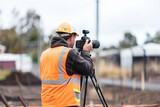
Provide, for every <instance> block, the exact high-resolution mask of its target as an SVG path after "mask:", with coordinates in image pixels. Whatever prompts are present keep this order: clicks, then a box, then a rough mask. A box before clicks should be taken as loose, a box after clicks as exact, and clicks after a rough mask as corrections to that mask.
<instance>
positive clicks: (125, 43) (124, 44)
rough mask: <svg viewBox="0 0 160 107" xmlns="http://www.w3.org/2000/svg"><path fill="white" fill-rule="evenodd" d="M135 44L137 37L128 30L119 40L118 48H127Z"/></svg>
mask: <svg viewBox="0 0 160 107" xmlns="http://www.w3.org/2000/svg"><path fill="white" fill-rule="evenodd" d="M136 45H137V39H136V37H135V36H134V35H132V34H131V33H130V32H126V33H125V34H124V39H123V40H122V41H120V42H119V47H120V48H128V47H132V46H136Z"/></svg>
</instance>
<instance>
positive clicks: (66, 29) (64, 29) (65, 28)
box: [56, 22, 79, 36]
mask: <svg viewBox="0 0 160 107" xmlns="http://www.w3.org/2000/svg"><path fill="white" fill-rule="evenodd" d="M56 33H68V34H73V33H75V34H76V36H79V34H78V33H77V32H76V31H75V29H74V28H73V27H71V25H70V24H68V23H66V22H64V23H62V24H60V25H59V27H58V28H57V29H56Z"/></svg>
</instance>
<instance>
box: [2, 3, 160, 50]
mask: <svg viewBox="0 0 160 107" xmlns="http://www.w3.org/2000/svg"><path fill="white" fill-rule="evenodd" d="M96 1H97V0H0V11H1V14H0V25H1V26H0V27H1V28H9V27H10V26H11V25H12V24H13V22H14V21H13V19H12V14H11V12H12V10H13V9H14V8H15V9H16V10H18V11H19V12H20V15H21V16H24V15H25V13H26V11H27V10H29V9H33V10H35V11H36V13H38V14H39V15H40V16H41V27H42V29H43V31H44V35H46V36H47V35H50V34H52V32H53V31H54V29H56V28H57V27H58V25H59V24H61V23H62V22H68V23H70V24H71V25H72V26H73V27H74V28H75V29H76V30H77V32H78V33H79V34H80V37H82V36H83V34H82V30H84V29H87V30H89V31H90V33H89V34H88V36H89V37H90V38H91V39H96ZM159 10H160V0H99V35H98V40H99V41H100V44H101V47H109V46H112V45H114V46H118V43H119V41H120V40H122V39H123V37H124V33H125V32H127V31H129V32H131V33H132V34H133V35H135V36H136V37H137V42H138V44H139V45H142V44H143V42H144V40H145V39H146V33H149V34H150V35H151V36H154V35H155V33H156V32H157V31H158V30H160V14H159ZM80 37H79V38H78V39H80Z"/></svg>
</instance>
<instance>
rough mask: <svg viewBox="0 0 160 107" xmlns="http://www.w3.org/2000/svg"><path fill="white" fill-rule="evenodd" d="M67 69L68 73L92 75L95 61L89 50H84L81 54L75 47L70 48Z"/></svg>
mask: <svg viewBox="0 0 160 107" xmlns="http://www.w3.org/2000/svg"><path fill="white" fill-rule="evenodd" d="M66 70H67V73H68V75H73V74H80V75H92V73H93V72H92V71H93V63H92V59H91V58H90V54H89V52H87V51H82V52H81V55H80V54H79V53H78V52H77V51H76V50H75V49H72V50H70V51H69V53H68V56H67V61H66Z"/></svg>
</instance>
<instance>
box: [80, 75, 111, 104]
mask: <svg viewBox="0 0 160 107" xmlns="http://www.w3.org/2000/svg"><path fill="white" fill-rule="evenodd" d="M90 78H91V81H92V83H93V86H94V88H95V90H96V92H97V94H98V96H99V98H100V100H101V103H102V104H103V107H108V105H107V102H106V100H105V98H104V96H103V93H102V91H101V88H100V87H99V84H98V83H97V79H96V76H95V75H93V76H90ZM87 84H88V76H81V102H80V107H85V102H86V92H87Z"/></svg>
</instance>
